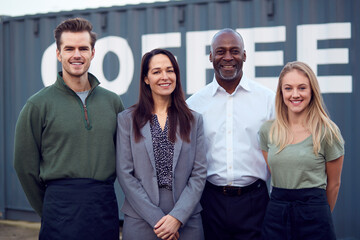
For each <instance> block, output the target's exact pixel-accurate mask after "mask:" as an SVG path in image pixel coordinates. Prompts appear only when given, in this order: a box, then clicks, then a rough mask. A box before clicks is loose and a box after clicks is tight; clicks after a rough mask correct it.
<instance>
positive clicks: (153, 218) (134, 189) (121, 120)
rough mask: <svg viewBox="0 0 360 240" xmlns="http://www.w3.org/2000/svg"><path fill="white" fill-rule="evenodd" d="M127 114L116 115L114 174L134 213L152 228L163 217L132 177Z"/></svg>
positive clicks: (129, 130)
mask: <svg viewBox="0 0 360 240" xmlns="http://www.w3.org/2000/svg"><path fill="white" fill-rule="evenodd" d="M127 114H129V113H127V112H122V113H121V114H119V115H118V120H117V121H118V127H117V133H116V134H117V139H116V140H117V141H116V173H117V177H118V181H119V183H120V186H121V188H122V190H123V191H124V194H125V198H126V200H127V201H128V202H129V203H130V205H131V207H132V208H133V209H134V210H135V211H136V213H137V214H138V215H139V216H141V217H142V219H144V220H145V221H146V222H148V223H149V224H150V225H151V226H152V227H153V226H155V224H156V223H157V222H158V221H159V220H160V219H161V218H162V217H163V216H165V214H164V213H163V211H162V210H161V209H160V208H159V207H158V206H156V205H155V204H153V203H152V201H151V199H150V198H149V196H148V195H147V193H146V192H145V190H144V188H143V187H142V185H141V183H140V182H139V180H138V179H137V178H136V177H135V176H134V172H135V170H136V169H134V162H133V156H132V150H131V140H130V134H131V127H130V121H131V119H132V118H130V117H128V116H127Z"/></svg>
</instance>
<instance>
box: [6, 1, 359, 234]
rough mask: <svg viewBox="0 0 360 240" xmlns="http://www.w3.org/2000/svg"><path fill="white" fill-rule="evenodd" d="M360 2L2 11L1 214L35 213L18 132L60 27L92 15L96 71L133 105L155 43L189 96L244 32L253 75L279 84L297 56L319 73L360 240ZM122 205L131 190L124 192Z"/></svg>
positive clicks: (346, 225)
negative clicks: (219, 37)
mask: <svg viewBox="0 0 360 240" xmlns="http://www.w3.org/2000/svg"><path fill="white" fill-rule="evenodd" d="M359 9H360V1H357V0H353V1H352V0H346V1H341V0H317V1H312V0H292V1H288V0H242V1H241V0H232V1H230V0H211V1H200V0H199V1H194V0H193V1H191V0H188V1H171V2H167V3H153V4H142V5H128V6H124V7H112V8H100V9H95V10H90V9H88V10H83V11H72V12H60V13H49V14H41V15H34V16H24V17H14V18H8V17H2V18H1V24H0V34H1V37H0V47H1V52H0V94H1V96H0V101H1V103H0V129H1V133H0V212H1V213H2V217H3V218H8V219H34V213H33V211H32V209H31V208H30V206H29V204H28V203H27V200H26V198H25V195H24V193H23V192H22V189H21V186H20V184H19V182H18V180H17V177H16V175H15V172H14V170H13V166H12V158H13V141H14V128H15V123H16V120H17V117H18V114H19V112H20V110H21V108H22V106H23V105H24V103H25V101H26V100H27V98H28V97H29V96H31V95H32V94H34V93H35V92H37V91H38V90H40V89H41V88H42V87H44V85H48V84H50V83H51V82H52V81H54V80H55V76H56V75H55V73H56V71H57V69H59V67H60V66H59V64H58V63H57V62H56V58H55V47H54V45H53V44H54V40H53V29H54V28H55V27H56V26H57V25H58V24H59V23H60V22H61V21H62V20H64V19H66V18H68V17H74V16H80V17H84V18H87V19H89V20H90V21H91V22H92V23H93V25H94V30H95V32H97V33H98V38H99V40H98V42H97V44H96V54H95V55H96V56H95V59H94V61H93V63H92V67H91V70H90V71H91V72H93V73H94V74H95V75H96V76H98V77H99V78H100V79H101V82H102V85H103V86H105V87H107V88H110V89H111V90H113V91H115V92H117V93H118V94H120V95H121V97H122V99H123V101H124V104H125V106H127V107H128V106H130V105H132V104H134V103H135V102H136V100H137V94H138V79H139V73H140V70H139V67H140V59H141V56H142V54H143V53H144V52H146V51H147V50H150V49H152V48H155V47H163V48H167V49H169V50H171V51H172V52H173V53H174V54H175V55H176V57H177V59H178V61H179V64H180V68H181V75H182V81H183V86H184V88H185V91H186V94H187V96H189V95H190V94H192V93H193V92H195V91H197V90H198V89H199V88H201V87H202V86H203V85H205V84H206V83H208V82H210V81H211V80H212V75H213V71H212V70H211V65H210V63H209V62H208V52H209V43H210V39H211V37H212V36H213V34H214V33H215V32H216V31H217V30H219V29H221V28H224V27H230V28H233V29H237V30H238V31H239V32H240V33H241V34H242V35H243V37H244V40H245V48H246V50H247V57H248V59H247V62H246V63H245V74H247V75H249V76H250V77H252V78H254V79H255V80H256V81H259V82H261V83H263V84H265V85H266V86H268V87H270V88H274V86H276V81H277V76H278V74H279V72H280V70H281V68H282V66H283V65H284V64H285V63H286V62H288V61H294V60H302V61H306V62H308V63H309V64H310V65H311V66H312V67H313V69H314V70H315V71H316V73H317V75H318V77H319V81H320V85H321V89H322V92H323V96H324V98H325V102H326V104H327V107H328V110H329V112H330V115H331V117H332V119H333V120H334V121H335V122H336V123H337V124H338V125H339V127H340V129H341V130H342V133H343V136H344V138H345V141H346V155H345V162H344V169H343V175H342V186H341V189H340V194H339V199H338V203H337V206H336V208H335V210H334V213H333V218H334V223H335V227H336V231H337V234H338V237H339V239H360V206H359V204H358V203H359V202H360V193H359V191H358V189H359V184H360V175H359V174H357V172H358V170H359V169H360V161H359V157H358V156H357V155H356V150H357V149H358V148H359V147H360V139H359V138H360V127H359V126H358V122H360V111H359V107H358V106H357V105H358V103H359V102H360V83H359V81H360V72H359V71H360V70H359V67H358V66H357V64H358V63H359V62H360V57H359V56H360V51H359V44H358V42H356V39H360V33H359V32H360V31H359V29H360V26H359V25H360V15H359V14H358V11H359ZM118 196H119V203H120V204H121V202H122V198H123V196H122V194H121V192H120V190H119V188H118Z"/></svg>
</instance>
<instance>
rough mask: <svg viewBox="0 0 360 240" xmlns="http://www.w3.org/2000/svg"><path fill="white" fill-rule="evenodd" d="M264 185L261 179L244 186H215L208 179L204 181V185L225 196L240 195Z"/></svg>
mask: <svg viewBox="0 0 360 240" xmlns="http://www.w3.org/2000/svg"><path fill="white" fill-rule="evenodd" d="M263 185H265V182H264V181H263V180H261V179H258V180H256V181H255V182H253V183H252V184H250V185H248V186H245V187H235V186H229V185H227V186H216V185H214V184H212V183H211V182H209V181H206V185H205V187H208V188H211V189H213V190H215V191H217V192H220V193H222V194H223V195H225V196H240V195H242V194H245V193H248V192H251V191H253V190H255V189H259V188H260V187H261V186H263Z"/></svg>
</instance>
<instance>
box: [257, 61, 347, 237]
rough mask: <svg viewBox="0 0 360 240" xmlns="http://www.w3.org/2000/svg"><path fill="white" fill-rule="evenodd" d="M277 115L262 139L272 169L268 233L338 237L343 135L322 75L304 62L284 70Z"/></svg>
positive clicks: (265, 127)
mask: <svg viewBox="0 0 360 240" xmlns="http://www.w3.org/2000/svg"><path fill="white" fill-rule="evenodd" d="M275 106H276V119H275V120H273V121H269V122H266V123H264V124H263V126H262V127H261V129H260V143H261V148H262V152H263V155H264V158H265V160H266V163H267V165H268V167H269V170H270V172H271V185H272V192H271V199H270V202H269V205H268V208H267V212H266V215H265V219H264V225H263V236H264V238H265V239H277V240H281V239H324V240H325V239H326V240H329V239H336V236H335V232H334V227H333V223H332V219H331V211H332V210H333V209H334V206H335V203H336V199H337V196H338V192H339V188H340V177H341V171H342V165H343V159H344V140H343V138H342V136H341V133H340V130H339V128H338V127H337V126H336V124H335V123H334V122H333V121H331V120H330V118H329V116H328V115H327V113H326V111H325V105H324V103H323V100H322V96H321V93H320V88H319V84H318V81H317V79H316V76H315V74H314V72H313V71H312V70H311V68H310V67H309V66H308V65H307V64H305V63H303V62H289V63H288V64H286V65H285V67H284V68H283V70H282V71H281V73H280V77H279V83H278V87H277V92H276V98H275Z"/></svg>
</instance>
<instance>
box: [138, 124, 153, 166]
mask: <svg viewBox="0 0 360 240" xmlns="http://www.w3.org/2000/svg"><path fill="white" fill-rule="evenodd" d="M141 134H142V135H143V136H144V139H143V141H144V143H145V147H146V151H147V153H148V155H149V158H150V162H151V165H152V166H153V168H154V169H155V170H156V167H155V156H154V148H153V144H152V137H151V131H150V122H149V121H148V122H147V123H146V124H145V125H144V127H143V128H142V129H141Z"/></svg>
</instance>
